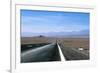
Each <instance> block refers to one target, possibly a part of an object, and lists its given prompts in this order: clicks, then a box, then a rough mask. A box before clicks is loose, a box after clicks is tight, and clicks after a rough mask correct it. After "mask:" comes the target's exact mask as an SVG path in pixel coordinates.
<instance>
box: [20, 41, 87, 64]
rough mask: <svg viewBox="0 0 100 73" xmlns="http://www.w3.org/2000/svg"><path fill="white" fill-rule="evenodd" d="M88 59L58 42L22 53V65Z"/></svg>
mask: <svg viewBox="0 0 100 73" xmlns="http://www.w3.org/2000/svg"><path fill="white" fill-rule="evenodd" d="M87 59H89V55H86V54H84V53H82V52H80V51H79V50H76V49H73V48H66V47H63V46H62V45H59V44H58V43H57V42H56V43H51V44H48V45H45V46H41V47H37V48H31V49H28V50H27V51H24V52H21V63H27V62H48V61H67V60H87Z"/></svg>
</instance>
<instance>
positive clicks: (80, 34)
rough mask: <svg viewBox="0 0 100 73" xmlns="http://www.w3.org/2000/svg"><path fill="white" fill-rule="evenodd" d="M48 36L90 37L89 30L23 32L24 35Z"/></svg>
mask: <svg viewBox="0 0 100 73" xmlns="http://www.w3.org/2000/svg"><path fill="white" fill-rule="evenodd" d="M39 35H43V36H47V37H76V38H88V37H89V30H82V31H70V32H65V31H64V32H63V31H61V32H47V33H32V32H24V33H22V35H21V36H22V37H34V36H39Z"/></svg>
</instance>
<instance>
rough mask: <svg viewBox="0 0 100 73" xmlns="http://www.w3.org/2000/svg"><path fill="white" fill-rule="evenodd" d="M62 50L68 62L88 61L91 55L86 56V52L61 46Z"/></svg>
mask: <svg viewBox="0 0 100 73" xmlns="http://www.w3.org/2000/svg"><path fill="white" fill-rule="evenodd" d="M60 47H61V50H62V52H63V54H64V57H65V58H66V60H88V59H89V55H87V54H85V53H84V51H83V52H82V51H80V50H78V49H75V48H68V47H64V46H62V45H60Z"/></svg>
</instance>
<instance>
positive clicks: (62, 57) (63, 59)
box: [57, 43, 66, 61]
mask: <svg viewBox="0 0 100 73" xmlns="http://www.w3.org/2000/svg"><path fill="white" fill-rule="evenodd" d="M57 46H58V49H59V53H60V58H61V61H66V59H65V57H64V55H63V53H62V51H61V48H60V46H59V44H58V43H57Z"/></svg>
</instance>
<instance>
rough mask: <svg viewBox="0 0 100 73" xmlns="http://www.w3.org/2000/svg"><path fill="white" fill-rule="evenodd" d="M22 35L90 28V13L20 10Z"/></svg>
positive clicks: (76, 30)
mask: <svg viewBox="0 0 100 73" xmlns="http://www.w3.org/2000/svg"><path fill="white" fill-rule="evenodd" d="M20 15H21V36H34V34H40V33H52V32H79V31H87V32H88V30H89V13H82V12H60V11H59V12H58V11H57V12H56V11H43V10H42V11H39V10H24V9H22V10H20Z"/></svg>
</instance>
